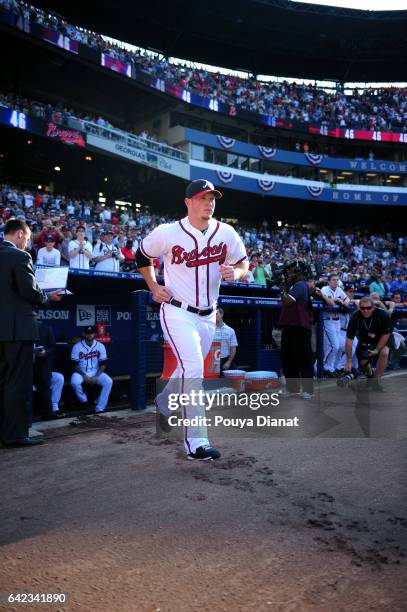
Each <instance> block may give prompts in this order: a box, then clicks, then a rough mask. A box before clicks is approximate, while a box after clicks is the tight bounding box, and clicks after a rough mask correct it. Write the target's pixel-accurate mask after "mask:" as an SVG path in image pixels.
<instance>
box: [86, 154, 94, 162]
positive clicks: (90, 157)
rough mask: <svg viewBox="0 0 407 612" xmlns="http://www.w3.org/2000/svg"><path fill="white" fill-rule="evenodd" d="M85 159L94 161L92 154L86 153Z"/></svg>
mask: <svg viewBox="0 0 407 612" xmlns="http://www.w3.org/2000/svg"><path fill="white" fill-rule="evenodd" d="M85 159H86V161H92V159H93V157H92V155H85Z"/></svg>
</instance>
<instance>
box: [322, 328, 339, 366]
mask: <svg viewBox="0 0 407 612" xmlns="http://www.w3.org/2000/svg"><path fill="white" fill-rule="evenodd" d="M340 333H341V326H340V321H339V320H337V321H335V320H333V319H324V370H326V371H328V372H334V371H335V370H336V369H337V368H339V360H340V358H341V356H342V348H341V337H340Z"/></svg>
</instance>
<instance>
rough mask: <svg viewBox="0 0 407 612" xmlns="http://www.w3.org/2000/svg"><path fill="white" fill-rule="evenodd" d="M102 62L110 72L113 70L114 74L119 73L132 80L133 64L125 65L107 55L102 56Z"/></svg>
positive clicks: (102, 54)
mask: <svg viewBox="0 0 407 612" xmlns="http://www.w3.org/2000/svg"><path fill="white" fill-rule="evenodd" d="M100 62H101V65H102V66H104V67H105V68H109V70H113V72H119V73H120V74H124V75H125V76H127V77H129V78H131V64H126V63H123V62H121V61H120V60H118V59H116V58H115V57H112V56H111V55H108V54H107V53H101V54H100Z"/></svg>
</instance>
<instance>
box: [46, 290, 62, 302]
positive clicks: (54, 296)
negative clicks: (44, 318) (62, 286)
mask: <svg viewBox="0 0 407 612" xmlns="http://www.w3.org/2000/svg"><path fill="white" fill-rule="evenodd" d="M63 295H64V291H61V290H58V291H51V293H48V298H49V299H50V300H51V302H60V301H61V300H62V296H63Z"/></svg>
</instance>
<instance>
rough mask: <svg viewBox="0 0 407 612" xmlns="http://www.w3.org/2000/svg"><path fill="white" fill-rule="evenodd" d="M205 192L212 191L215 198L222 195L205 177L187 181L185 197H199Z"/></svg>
mask: <svg viewBox="0 0 407 612" xmlns="http://www.w3.org/2000/svg"><path fill="white" fill-rule="evenodd" d="M206 193H213V194H214V196H215V198H216V199H219V198H221V197H222V194H221V192H220V191H218V190H217V189H215V187H214V185H213V184H212V183H211V182H210V181H207V180H205V179H197V180H196V181H192V183H189V185H188V187H187V188H186V190H185V197H186V198H190V199H193V198H200V197H201V196H203V195H205V194H206Z"/></svg>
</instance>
